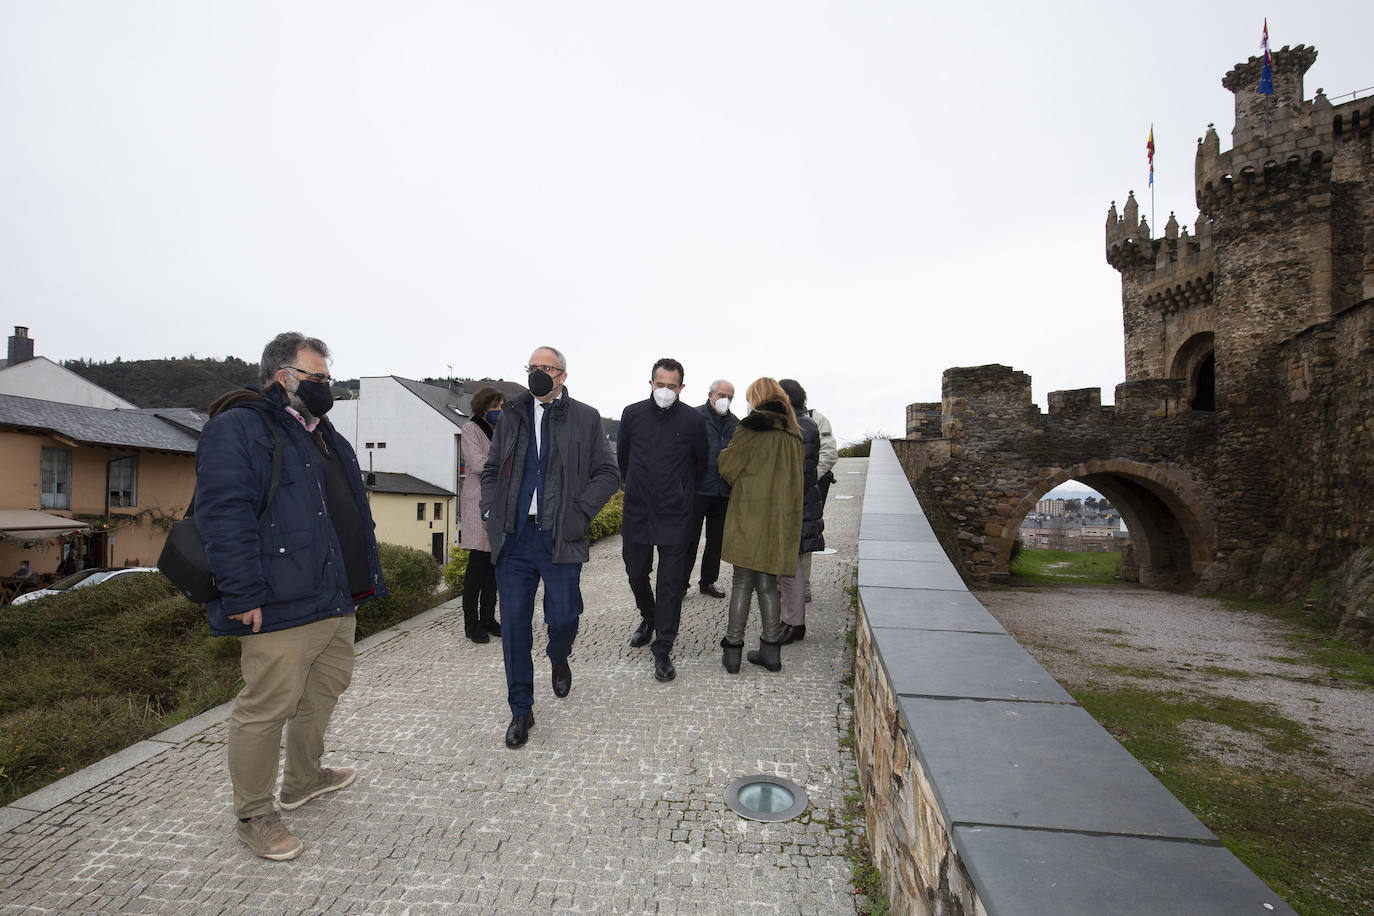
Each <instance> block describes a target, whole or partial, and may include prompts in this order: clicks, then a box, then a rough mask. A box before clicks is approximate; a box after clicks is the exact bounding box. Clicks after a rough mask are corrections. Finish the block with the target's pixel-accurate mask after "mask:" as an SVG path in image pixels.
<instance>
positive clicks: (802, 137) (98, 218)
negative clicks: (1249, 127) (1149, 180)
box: [0, 0, 1374, 441]
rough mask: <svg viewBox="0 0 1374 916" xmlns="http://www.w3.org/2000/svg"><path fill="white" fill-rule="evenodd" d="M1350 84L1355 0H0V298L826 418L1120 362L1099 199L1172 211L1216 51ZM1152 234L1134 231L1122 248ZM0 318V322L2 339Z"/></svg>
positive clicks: (226, 349) (166, 338)
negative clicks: (1264, 41)
mask: <svg viewBox="0 0 1374 916" xmlns="http://www.w3.org/2000/svg"><path fill="white" fill-rule="evenodd" d="M1265 16H1268V19H1269V29H1270V36H1271V42H1272V45H1273V47H1274V48H1275V49H1276V50H1277V49H1278V48H1279V47H1281V46H1283V45H1285V44H1294V45H1296V44H1310V45H1313V46H1315V47H1316V48H1317V49H1318V50H1319V52H1320V57H1319V58H1318V60H1317V63H1316V64H1315V66H1314V67H1313V68H1312V70H1310V71H1309V72H1308V75H1307V81H1306V94H1307V96H1308V97H1311V96H1312V94H1313V93H1314V92H1315V91H1316V89H1317V87H1319V86H1321V87H1324V88H1325V89H1326V92H1327V94H1328V96H1330V97H1332V100H1333V101H1335V102H1339V101H1340V99H1339V98H1337V96H1339V95H1340V94H1342V93H1349V92H1351V91H1352V90H1359V89H1363V88H1364V87H1369V86H1374V64H1370V62H1369V56H1368V49H1367V45H1368V36H1369V34H1370V27H1371V26H1374V13H1371V12H1370V6H1369V3H1368V2H1367V0H1364V2H1321V0H1317V2H1310V0H1309V2H1302V3H1272V4H1270V5H1269V6H1268V8H1265V7H1262V6H1258V5H1254V4H1243V3H1232V2H1207V3H1200V2H1196V0H1192V2H1187V3H1168V2H1154V3H1149V4H1120V3H1117V4H1108V3H1102V2H1083V3H1049V4H1029V3H1015V4H1011V3H978V4H974V3H949V4H928V3H915V2H910V0H904V2H903V0H870V2H865V0H843V2H839V0H836V2H808V0H776V2H750V0H730V2H712V0H695V2H690V3H688V2H678V3H667V2H651V0H625V2H601V0H579V2H567V0H557V2H503V3H497V2H489V3H475V2H456V0H450V2H406V0H393V2H387V3H381V2H371V3H359V2H341V0H329V2H323V0H320V2H283V0H273V2H244V0H236V2H203V0H202V2H195V0H155V2H149V0H145V2H122V0H86V2H76V0H67V2H63V0H42V2H39V0H0V131H3V141H2V142H0V283H2V284H3V286H2V287H0V292H2V293H3V302H4V306H3V312H4V319H3V320H4V324H5V325H6V326H9V325H27V326H28V327H30V329H31V334H32V336H33V337H34V338H35V340H36V344H37V352H38V353H39V354H40V355H44V356H48V357H50V358H52V359H64V358H73V357H90V358H94V359H113V358H114V357H115V356H122V357H123V358H125V359H140V358H149V357H163V356H185V355H188V354H195V355H197V356H216V357H222V356H225V355H231V354H232V355H235V356H240V357H243V358H245V359H249V360H256V359H257V357H258V355H259V354H260V353H261V349H262V345H263V343H264V342H265V341H266V340H267V339H268V338H269V337H271V336H272V335H273V334H274V333H276V332H277V331H280V330H286V329H298V330H301V331H304V332H306V333H310V334H316V335H319V336H321V337H323V338H324V339H325V340H327V341H328V342H329V343H330V344H331V346H332V347H333V348H334V354H335V359H334V364H333V372H334V374H335V375H336V376H338V377H341V378H344V377H354V376H363V375H387V374H397V375H404V376H409V377H412V378H419V377H424V376H445V375H448V374H449V371H450V370H449V368H448V367H449V366H450V365H451V366H452V367H453V368H452V372H453V373H454V374H455V375H457V376H467V377H481V376H486V375H491V376H501V377H505V378H508V379H516V380H519V379H521V377H522V374H523V373H522V371H521V367H522V366H523V365H524V364H525V362H526V361H527V358H528V356H529V353H530V350H531V349H532V348H533V347H534V346H535V345H537V344H542V343H550V344H553V345H555V346H558V347H560V348H561V349H563V350H564V352H565V353H566V354H567V356H568V359H569V377H568V387H569V390H570V392H571V393H572V394H573V396H575V397H578V398H580V399H582V400H585V401H588V402H589V403H591V404H594V405H595V406H596V407H597V408H598V409H599V410H600V411H601V413H603V414H606V415H609V416H619V413H620V410H621V409H622V408H623V407H624V406H625V405H626V404H627V403H629V402H630V401H633V400H637V399H639V398H642V397H645V396H647V393H648V385H647V381H648V377H649V367H650V366H651V364H652V363H653V362H654V360H655V359H657V358H658V357H660V356H673V357H676V358H678V359H679V360H681V361H682V362H683V363H684V364H685V365H686V368H687V384H688V390H687V391H686V392H685V399H686V400H688V401H689V402H691V403H700V402H701V401H702V399H703V398H704V396H705V390H706V385H707V383H708V382H709V381H710V380H711V379H712V378H715V377H718V376H725V377H727V378H730V379H731V380H733V381H734V382H735V383H736V384H737V385H739V386H740V388H741V393H742V388H743V386H744V385H745V384H747V383H748V382H749V381H750V380H752V379H753V378H755V377H757V376H759V375H772V376H775V377H784V376H791V377H794V378H797V379H799V380H800V381H801V382H802V384H803V385H805V386H806V388H807V389H808V390H809V392H810V394H811V403H812V405H813V406H816V407H818V408H820V409H821V410H822V411H824V412H825V413H826V414H827V415H828V416H829V417H830V418H831V420H832V422H833V424H834V426H835V430H836V433H837V435H838V436H839V438H840V439H841V440H842V441H849V440H855V439H859V438H862V437H863V436H864V435H865V434H866V433H872V432H879V431H881V432H886V433H889V434H896V435H901V434H902V433H903V432H904V411H903V408H904V405H905V404H907V403H908V402H911V401H934V400H938V399H939V397H940V379H941V373H942V372H943V371H944V370H945V369H946V368H948V367H950V366H968V365H979V364H984V363H994V362H996V363H1005V364H1009V365H1012V366H1014V367H1016V368H1017V369H1021V370H1024V371H1026V372H1029V373H1030V374H1031V376H1032V377H1033V381H1034V387H1035V399H1036V402H1037V403H1039V404H1040V405H1041V406H1042V407H1043V406H1044V404H1045V400H1046V394H1047V393H1048V392H1049V391H1051V390H1054V389H1060V388H1083V387H1092V386H1101V387H1102V388H1103V399H1104V401H1107V402H1110V401H1111V399H1112V388H1113V387H1114V386H1115V385H1116V384H1117V383H1118V382H1120V381H1122V379H1123V356H1122V336H1121V308H1120V282H1119V275H1118V274H1117V273H1116V272H1115V271H1114V270H1112V269H1111V268H1110V267H1109V266H1108V265H1107V263H1106V261H1105V260H1104V257H1103V225H1104V222H1105V218H1106V213H1107V208H1108V206H1109V204H1110V203H1111V202H1112V201H1113V200H1115V201H1116V202H1117V204H1118V206H1120V205H1121V204H1123V203H1124V201H1125V198H1126V193H1127V191H1129V190H1131V189H1134V190H1135V191H1136V195H1137V197H1138V199H1139V200H1140V202H1141V208H1142V212H1143V213H1144V214H1145V215H1146V216H1147V217H1148V215H1149V214H1150V195H1149V189H1148V187H1147V186H1146V161H1145V141H1146V137H1147V134H1148V132H1149V129H1150V125H1151V123H1152V122H1153V124H1154V130H1155V142H1156V145H1157V148H1158V152H1157V155H1156V160H1155V161H1156V192H1157V195H1156V200H1157V203H1156V207H1155V212H1156V213H1157V218H1156V219H1155V220H1152V221H1151V225H1152V226H1157V227H1160V226H1162V225H1163V223H1164V222H1165V221H1166V220H1167V219H1168V214H1169V211H1170V210H1175V211H1177V213H1178V217H1179V220H1180V222H1182V223H1184V224H1185V225H1189V226H1191V225H1192V223H1193V221H1194V219H1195V217H1196V212H1197V211H1196V205H1195V203H1194V198H1193V184H1192V175H1193V156H1194V151H1195V149H1196V144H1197V138H1198V137H1200V136H1201V135H1202V134H1203V132H1204V131H1205V130H1206V127H1207V123H1208V122H1209V121H1212V122H1215V123H1216V124H1217V128H1218V132H1219V133H1220V134H1221V136H1222V147H1223V149H1227V148H1229V147H1230V140H1229V137H1230V129H1231V126H1232V124H1233V107H1232V106H1233V97H1232V95H1231V94H1230V93H1229V92H1227V91H1226V90H1225V89H1223V88H1222V86H1221V83H1220V80H1221V77H1222V76H1223V74H1225V72H1226V71H1227V70H1229V69H1230V68H1231V67H1232V66H1233V65H1235V64H1236V63H1238V62H1240V61H1243V60H1245V59H1246V58H1247V57H1249V56H1252V55H1254V54H1257V53H1258V44H1259V39H1260V28H1261V24H1262V20H1263V17H1265ZM1156 234H1158V233H1156ZM6 334H8V330H6Z"/></svg>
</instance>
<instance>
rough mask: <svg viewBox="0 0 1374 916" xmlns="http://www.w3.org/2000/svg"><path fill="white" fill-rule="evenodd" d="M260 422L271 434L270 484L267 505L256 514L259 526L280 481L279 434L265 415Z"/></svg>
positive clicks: (274, 496) (269, 507)
mask: <svg viewBox="0 0 1374 916" xmlns="http://www.w3.org/2000/svg"><path fill="white" fill-rule="evenodd" d="M262 422H263V423H265V424H267V431H268V432H269V433H271V434H272V485H271V486H270V487H268V488H267V505H265V506H263V507H262V514H261V515H259V516H258V527H259V528H261V527H262V523H263V522H264V521H266V519H267V510H269V509H271V508H272V500H273V499H275V498H276V496H277V484H279V483H281V436H280V435H278V434H277V430H276V427H274V426H273V425H272V423H271V421H270V420H268V419H267V418H266V417H263V418H262Z"/></svg>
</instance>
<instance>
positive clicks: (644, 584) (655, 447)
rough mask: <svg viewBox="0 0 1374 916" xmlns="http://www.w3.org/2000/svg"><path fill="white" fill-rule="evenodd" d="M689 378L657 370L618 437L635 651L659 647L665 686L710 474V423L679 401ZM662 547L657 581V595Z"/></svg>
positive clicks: (658, 668) (662, 366)
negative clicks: (705, 476) (701, 494)
mask: <svg viewBox="0 0 1374 916" xmlns="http://www.w3.org/2000/svg"><path fill="white" fill-rule="evenodd" d="M682 374H683V373H682V363H680V362H678V361H677V360H675V359H660V360H659V361H658V362H656V363H654V368H653V370H652V371H651V373H650V379H649V397H648V398H647V399H646V400H643V401H637V402H635V403H634V404H631V405H630V406H629V407H626V408H625V412H624V413H623V414H621V417H620V432H619V433H618V434H617V436H616V457H617V458H618V459H619V461H620V474H621V476H622V477H624V478H625V511H624V515H623V520H622V522H621V527H620V535H621V553H622V555H623V556H624V559H625V574H626V575H627V576H628V577H629V579H630V591H631V592H633V593H634V596H635V605H636V606H638V608H639V615H640V621H639V628H638V629H636V630H635V632H634V635H633V636H631V637H630V645H632V646H634V647H636V648H638V647H640V646H645V645H648V644H649V641H650V640H651V639H652V640H653V646H652V651H653V653H654V677H655V678H657V679H658V680H660V681H671V680H672V679H673V678H674V677H676V676H677V671H676V669H675V668H674V667H673V660H672V656H671V653H672V651H673V643H674V641H675V640H676V639H677V627H678V622H679V620H680V618H681V616H682V595H683V592H684V591H685V590H686V584H687V569H686V564H687V559H686V557H687V545H688V542H689V540H690V538H691V534H690V532H689V531H688V528H689V527H690V525H691V519H692V496H693V494H694V493H695V492H696V484H697V478H698V477H699V476H701V473H702V471H703V470H704V469H705V467H706V450H707V447H706V421H705V420H703V419H702V417H701V414H699V413H697V412H696V411H695V410H693V409H692V408H690V407H688V406H687V405H686V404H683V403H682V401H680V400H678V395H679V394H680V393H681V391H682ZM655 547H657V548H658V579H657V582H656V586H657V587H656V588H651V587H650V586H649V570H650V569H652V568H653V562H654V548H655Z"/></svg>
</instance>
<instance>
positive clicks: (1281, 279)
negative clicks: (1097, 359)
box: [1106, 45, 1374, 413]
mask: <svg viewBox="0 0 1374 916" xmlns="http://www.w3.org/2000/svg"><path fill="white" fill-rule="evenodd" d="M1272 57H1273V66H1272V75H1273V87H1274V92H1273V94H1272V95H1262V94H1260V92H1259V83H1260V72H1261V69H1262V65H1263V62H1262V61H1261V60H1260V58H1256V57H1252V58H1250V59H1249V60H1248V61H1246V62H1244V63H1241V64H1237V65H1236V66H1235V67H1233V68H1232V69H1231V71H1230V72H1229V73H1227V74H1226V76H1225V77H1224V78H1223V79H1222V85H1223V86H1225V87H1226V88H1227V89H1229V90H1231V91H1232V92H1233V93H1234V94H1235V119H1236V120H1235V126H1234V128H1233V129H1232V131H1231V137H1232V143H1233V147H1232V149H1230V150H1227V151H1226V152H1222V150H1221V142H1220V138H1219V137H1218V135H1217V131H1216V129H1215V128H1214V127H1213V126H1212V125H1208V128H1207V132H1206V134H1205V135H1204V136H1203V137H1201V138H1200V139H1199V140H1198V148H1197V157H1196V162H1195V165H1194V178H1195V190H1196V198H1197V205H1198V209H1199V213H1198V217H1197V221H1196V224H1195V232H1194V233H1193V234H1192V235H1191V236H1190V235H1189V234H1188V231H1187V229H1186V227H1185V228H1183V229H1181V230H1180V229H1178V227H1177V222H1176V221H1174V220H1173V217H1172V215H1171V223H1170V225H1169V227H1167V228H1166V230H1165V233H1164V237H1163V238H1153V237H1152V236H1151V234H1150V232H1149V231H1148V229H1147V228H1146V227H1145V223H1144V221H1143V220H1141V219H1139V217H1138V215H1137V210H1138V208H1137V206H1136V204H1135V200H1134V195H1132V196H1131V197H1130V198H1128V200H1127V204H1126V207H1125V212H1124V214H1123V215H1121V216H1118V215H1117V212H1116V206H1115V204H1113V206H1112V208H1111V210H1110V211H1109V212H1108V218H1107V227H1106V243H1107V260H1108V262H1109V263H1110V264H1111V265H1112V266H1113V267H1115V268H1117V270H1119V271H1120V272H1121V288H1122V320H1123V324H1124V328H1125V336H1126V379H1127V380H1128V381H1135V380H1139V379H1146V378H1180V379H1184V380H1185V381H1186V382H1187V383H1188V386H1189V398H1188V402H1189V403H1190V404H1194V405H1199V406H1198V408H1197V409H1207V406H1209V405H1210V406H1214V407H1215V409H1217V410H1220V411H1222V412H1226V411H1230V410H1240V411H1242V412H1243V413H1244V412H1246V411H1247V410H1248V408H1250V407H1252V406H1255V404H1256V398H1261V399H1262V398H1264V397H1265V396H1266V394H1267V393H1269V392H1272V390H1273V388H1274V385H1275V382H1276V377H1275V373H1276V372H1277V371H1278V370H1277V361H1276V359H1275V348H1276V347H1277V346H1279V345H1280V344H1281V343H1282V342H1283V341H1284V340H1287V339H1289V338H1291V337H1292V336H1293V335H1295V334H1298V333H1300V332H1302V331H1303V330H1305V329H1306V328H1309V327H1311V326H1312V325H1313V324H1315V323H1318V322H1321V321H1325V320H1327V319H1329V318H1330V317H1331V316H1332V315H1333V314H1336V313H1338V312H1340V311H1341V310H1343V309H1345V308H1347V307H1349V306H1351V305H1353V304H1354V303H1356V302H1359V301H1361V300H1362V299H1364V298H1367V297H1368V296H1369V295H1370V292H1371V290H1372V289H1374V257H1371V256H1370V255H1369V254H1367V253H1370V252H1374V225H1371V222H1374V221H1371V219H1370V212H1369V211H1370V206H1369V202H1370V200H1371V189H1369V188H1368V187H1367V186H1366V184H1365V182H1364V181H1363V180H1362V176H1363V175H1364V174H1366V172H1367V164H1361V160H1362V157H1363V156H1364V155H1365V153H1364V152H1362V150H1363V149H1364V147H1365V146H1367V144H1359V143H1352V142H1350V141H1351V140H1353V139H1355V138H1356V136H1357V135H1358V134H1360V133H1361V127H1360V125H1361V117H1362V111H1361V109H1362V108H1363V109H1370V108H1371V106H1370V103H1369V100H1367V99H1366V100H1357V101H1351V102H1348V103H1346V104H1345V105H1342V106H1339V107H1337V106H1333V105H1332V104H1331V103H1330V102H1329V101H1328V100H1327V99H1326V96H1325V95H1324V94H1323V93H1322V91H1321V90H1318V91H1317V94H1316V96H1315V97H1314V98H1313V99H1311V100H1306V99H1304V98H1303V77H1304V75H1305V74H1306V73H1307V70H1308V69H1309V68H1310V67H1311V66H1312V64H1313V62H1315V61H1316V59H1317V52H1316V50H1315V49H1313V48H1310V47H1307V46H1304V45H1299V46H1298V47H1296V48H1289V47H1284V48H1282V49H1281V50H1279V51H1277V52H1274V53H1273V55H1272ZM1363 118H1364V123H1363V131H1364V132H1365V133H1367V132H1368V126H1369V125H1368V119H1369V113H1368V112H1367V111H1366V112H1363ZM1342 163H1344V165H1342ZM1213 380H1214V381H1213ZM1207 384H1212V385H1214V390H1213V391H1212V392H1210V397H1209V396H1208V394H1209V393H1208V392H1206V391H1203V390H1202V389H1203V387H1204V386H1206V385H1207Z"/></svg>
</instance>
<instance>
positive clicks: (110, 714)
mask: <svg viewBox="0 0 1374 916" xmlns="http://www.w3.org/2000/svg"><path fill="white" fill-rule="evenodd" d="M380 554H381V560H382V571H383V574H384V575H385V577H386V581H387V586H388V588H389V589H390V590H391V597H389V598H385V599H382V600H379V601H372V602H369V603H367V604H365V605H363V606H362V608H361V609H360V610H359V612H358V628H357V637H358V638H359V639H362V638H363V637H365V636H368V635H370V634H372V633H376V632H378V631H379V630H383V629H386V628H388V627H391V626H394V625H396V624H397V623H399V622H400V621H402V620H405V619H407V618H409V617H412V616H414V615H415V614H417V613H419V612H421V611H424V610H427V609H429V608H430V607H433V606H434V605H435V604H437V603H440V602H442V601H445V600H447V599H448V598H449V597H451V596H452V592H451V591H449V592H440V591H436V586H437V585H438V582H439V567H438V565H437V564H435V562H434V560H433V558H432V557H430V555H429V554H428V553H425V552H423V551H418V550H410V549H409V548H405V547H396V546H394V545H391V544H383V545H381V546H380ZM240 686H241V681H240V678H239V641H238V640H237V639H234V638H231V637H212V636H211V635H210V627H209V624H208V623H207V622H206V619H205V609H204V608H203V607H201V606H200V605H196V604H192V603H191V602H190V601H187V600H186V599H185V598H184V597H182V595H181V594H180V593H179V592H178V591H176V589H175V588H173V587H172V584H171V583H170V582H168V581H167V579H166V578H165V577H163V576H162V574H160V573H143V574H138V575H130V576H121V577H119V578H118V579H115V580H113V581H111V582H108V583H104V584H102V585H99V586H96V587H93V588H84V589H77V590H75V591H72V592H69V593H67V594H65V595H57V596H54V597H51V598H42V599H39V600H37V601H32V602H29V603H28V604H25V605H23V606H22V608H21V609H19V610H14V609H10V608H6V609H5V613H4V614H2V615H0V803H3V804H8V803H9V802H11V801H13V800H14V799H16V798H19V797H21V796H23V795H27V794H28V793H30V792H33V791H34V790H36V789H40V788H42V787H43V786H45V785H47V784H48V783H51V782H53V781H55V780H57V779H60V778H62V777H63V776H66V775H68V774H69V773H71V772H73V771H75V770H79V769H81V768H82V767H84V766H87V765H89V764H91V763H94V762H95V761H97V760H100V759H101V758H102V757H106V756H108V755H110V754H113V753H114V752H116V751H119V750H123V749H124V748H126V747H128V746H129V745H131V744H134V743H135V742H138V741H142V740H143V739H145V738H147V737H149V736H151V735H155V734H157V733H158V732H160V731H163V730H164V729H167V728H171V727H172V726H173V725H176V724H177V723H178V722H182V721H185V720H186V719H189V718H190V717H192V716H194V715H197V714H199V713H201V712H204V711H205V710H207V709H210V708H211V707H214V706H217V705H219V704H220V703H223V702H225V701H226V700H229V699H231V698H232V697H233V696H234V695H235V694H236V693H238V690H239V687H240Z"/></svg>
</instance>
